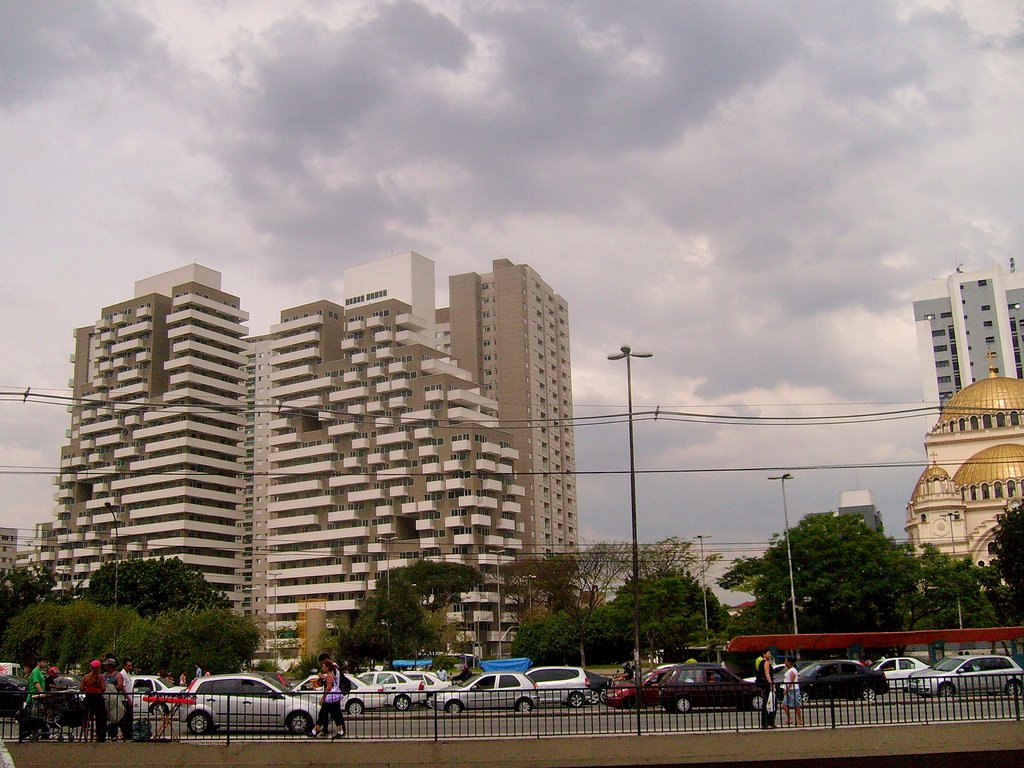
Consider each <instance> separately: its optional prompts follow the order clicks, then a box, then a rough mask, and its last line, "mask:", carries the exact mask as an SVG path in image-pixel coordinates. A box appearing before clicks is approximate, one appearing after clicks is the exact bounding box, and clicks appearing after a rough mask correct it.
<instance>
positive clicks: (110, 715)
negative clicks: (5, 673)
mask: <svg viewBox="0 0 1024 768" xmlns="http://www.w3.org/2000/svg"><path fill="white" fill-rule="evenodd" d="M133 668H134V667H133V664H132V661H131V660H130V659H127V660H125V662H124V664H123V665H121V667H120V669H118V663H117V659H115V658H114V657H113V656H108V657H106V658H104V659H103V661H100V660H99V659H95V660H94V661H92V662H91V663H90V665H89V671H88V672H87V673H86V674H85V675H84V676H83V677H82V680H81V683H79V685H78V690H79V691H80V692H81V693H82V694H83V696H82V703H83V705H84V710H85V711H84V717H83V718H82V722H81V737H82V739H83V740H85V739H89V738H95V739H96V741H101V742H102V741H106V740H107V739H108V738H110V739H117V736H118V733H120V735H121V738H122V739H123V740H124V741H129V740H131V738H132V722H133V711H132V699H131V696H129V695H128V694H130V693H131V690H132V671H133ZM73 685H74V681H73V680H72V679H71V678H69V677H62V676H61V674H60V670H59V669H58V668H57V667H55V666H49V664H48V661H47V660H46V659H45V658H41V659H39V660H38V661H37V662H36V664H35V666H34V667H33V669H32V672H31V674H30V675H29V678H28V686H27V688H26V691H25V708H24V710H23V713H22V721H23V723H24V724H25V727H23V728H22V729H21V731H20V733H19V736H20V737H23V736H24V734H25V732H26V731H29V732H31V731H32V730H33V729H37V728H38V727H40V725H41V724H43V723H45V722H47V721H49V720H51V719H52V717H51V715H52V713H53V712H54V711H56V710H57V709H58V707H57V706H56V705H55V702H56V701H60V699H56V698H55V697H58V696H60V695H62V694H63V693H64V692H66V691H69V690H74V689H73V687H72V686H73Z"/></svg>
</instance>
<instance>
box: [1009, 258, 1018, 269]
mask: <svg viewBox="0 0 1024 768" xmlns="http://www.w3.org/2000/svg"><path fill="white" fill-rule="evenodd" d="M1016 271H1017V262H1016V261H1014V259H1013V256H1011V257H1010V272H1011V273H1012V272H1016Z"/></svg>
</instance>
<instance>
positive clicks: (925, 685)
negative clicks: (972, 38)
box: [907, 655, 1024, 696]
mask: <svg viewBox="0 0 1024 768" xmlns="http://www.w3.org/2000/svg"><path fill="white" fill-rule="evenodd" d="M1022 686H1024V669H1021V667H1020V665H1019V664H1017V662H1016V661H1014V660H1013V659H1011V658H1010V657H1009V656H996V655H983V656H947V657H946V658H944V659H943V660H942V661H940V662H939V663H938V664H936V665H935V666H934V667H931V668H930V669H926V670H923V671H921V672H915V673H914V674H912V675H911V676H910V679H909V680H908V681H907V690H909V691H911V692H912V693H916V694H918V695H920V696H956V695H958V694H978V693H1005V694H1007V695H1009V696H1020V693H1021V690H1022Z"/></svg>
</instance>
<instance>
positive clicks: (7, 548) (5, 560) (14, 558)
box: [0, 528, 18, 572]
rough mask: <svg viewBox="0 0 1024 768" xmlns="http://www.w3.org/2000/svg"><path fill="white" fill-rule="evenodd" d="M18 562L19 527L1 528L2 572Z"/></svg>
mask: <svg viewBox="0 0 1024 768" xmlns="http://www.w3.org/2000/svg"><path fill="white" fill-rule="evenodd" d="M17 564H18V529H17V528H0V572H3V571H9V570H11V569H12V568H13V567H14V566H15V565H17Z"/></svg>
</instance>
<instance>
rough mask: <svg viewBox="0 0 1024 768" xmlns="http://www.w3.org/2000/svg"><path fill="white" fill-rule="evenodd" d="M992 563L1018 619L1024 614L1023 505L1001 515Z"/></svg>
mask: <svg viewBox="0 0 1024 768" xmlns="http://www.w3.org/2000/svg"><path fill="white" fill-rule="evenodd" d="M992 544H993V546H992V553H993V554H994V555H995V560H994V562H993V565H994V566H995V568H997V569H998V571H999V573H1000V575H1001V576H1002V577H1003V581H1004V582H1005V584H1006V586H1007V587H1008V589H1009V593H1010V605H1011V607H1012V610H1013V614H1014V616H1015V617H1016V618H1018V619H1020V618H1022V617H1024V506H1021V505H1019V504H1018V505H1016V506H1013V507H1011V508H1010V509H1008V510H1007V511H1006V512H1004V513H1003V514H1002V515H1000V516H999V524H998V525H997V526H996V529H995V532H994V533H993V540H992Z"/></svg>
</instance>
